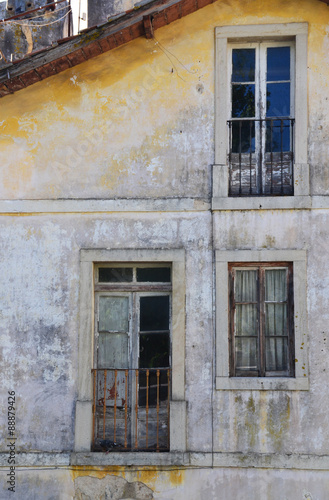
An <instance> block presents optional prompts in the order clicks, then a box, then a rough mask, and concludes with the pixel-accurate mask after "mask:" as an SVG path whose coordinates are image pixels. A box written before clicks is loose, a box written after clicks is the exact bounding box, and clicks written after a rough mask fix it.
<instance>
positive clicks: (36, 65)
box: [0, 0, 329, 97]
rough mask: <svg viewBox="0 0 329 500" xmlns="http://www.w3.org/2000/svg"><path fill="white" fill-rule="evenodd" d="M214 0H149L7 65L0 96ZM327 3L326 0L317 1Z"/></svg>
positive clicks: (150, 32) (0, 76)
mask: <svg viewBox="0 0 329 500" xmlns="http://www.w3.org/2000/svg"><path fill="white" fill-rule="evenodd" d="M215 1H216V0H153V1H151V2H148V3H145V4H143V2H141V4H139V5H140V6H138V5H137V6H135V8H134V9H133V10H131V11H127V12H124V13H123V14H121V15H118V16H116V17H115V18H113V19H112V20H110V21H109V22H107V23H105V24H103V25H101V26H94V27H91V28H88V29H86V30H83V31H82V32H81V33H79V34H78V35H75V36H71V37H68V38H64V39H62V40H58V41H57V42H56V43H53V44H52V46H51V47H48V48H46V49H42V50H40V51H38V52H34V53H31V54H29V55H27V56H25V57H24V58H23V59H20V60H18V61H15V62H13V63H9V64H7V65H6V66H5V67H4V68H2V69H1V71H0V97H4V96H6V95H8V94H13V93H14V92H16V91H18V90H21V89H23V88H26V87H29V86H30V85H33V84H34V83H37V82H39V81H41V80H45V79H46V78H48V77H49V76H52V75H56V74H58V73H61V72H62V71H64V70H66V69H68V68H71V67H73V66H76V65H78V64H80V63H82V62H84V61H87V60H88V59H92V58H93V57H96V56H98V55H100V54H103V53H104V52H107V51H109V50H112V49H114V48H116V47H119V46H120V45H123V44H125V43H127V42H130V41H131V40H134V39H135V38H138V37H140V36H146V38H152V36H153V31H154V30H156V29H158V28H161V27H163V26H165V25H167V24H170V23H172V22H173V21H176V20H177V19H180V18H182V17H184V16H186V15H188V14H191V13H193V12H195V11H197V10H199V9H201V8H202V7H205V6H206V5H209V4H211V3H214V2H215ZM320 1H321V2H324V3H326V4H327V5H329V0H320Z"/></svg>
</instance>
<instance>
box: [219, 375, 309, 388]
mask: <svg viewBox="0 0 329 500" xmlns="http://www.w3.org/2000/svg"><path fill="white" fill-rule="evenodd" d="M309 385H310V384H309V380H308V377H305V378H283V377H282V378H280V377H259V378H258V377H216V389H217V390H223V391H229V390H238V391H308V390H309Z"/></svg>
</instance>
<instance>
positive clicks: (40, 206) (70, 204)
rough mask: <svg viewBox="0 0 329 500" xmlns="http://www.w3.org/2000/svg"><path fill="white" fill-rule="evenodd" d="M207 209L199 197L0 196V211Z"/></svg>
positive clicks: (189, 210)
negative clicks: (59, 198) (40, 197)
mask: <svg viewBox="0 0 329 500" xmlns="http://www.w3.org/2000/svg"><path fill="white" fill-rule="evenodd" d="M207 210H210V203H208V202H206V201H204V200H201V199H198V198H152V199H151V198H150V199H148V198H141V199H137V198H135V199H123V198H120V199H110V200H103V199H102V200H101V199H99V200H98V199H66V200H64V199H63V200H0V215H1V214H4V215H7V214H21V213H22V214H24V213H28V214H33V213H82V212H83V213H88V212H90V213H94V212H187V211H188V212H193V211H207Z"/></svg>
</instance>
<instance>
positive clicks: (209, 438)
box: [0, 0, 329, 500]
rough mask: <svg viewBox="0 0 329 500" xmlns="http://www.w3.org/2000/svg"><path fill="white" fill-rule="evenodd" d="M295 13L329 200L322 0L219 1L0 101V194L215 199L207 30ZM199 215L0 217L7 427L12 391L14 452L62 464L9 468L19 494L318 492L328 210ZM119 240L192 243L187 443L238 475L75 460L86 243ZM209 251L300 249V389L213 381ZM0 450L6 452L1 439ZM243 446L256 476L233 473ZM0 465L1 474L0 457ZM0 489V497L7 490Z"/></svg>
mask: <svg viewBox="0 0 329 500" xmlns="http://www.w3.org/2000/svg"><path fill="white" fill-rule="evenodd" d="M294 21H295V22H302V21H307V22H309V54H308V56H309V62H308V65H309V70H308V75H309V87H308V91H309V161H310V172H311V190H312V195H313V197H314V198H315V195H327V194H328V192H329V175H328V173H327V165H328V160H329V150H328V144H327V143H328V141H327V139H328V133H329V113H328V112H327V111H328V101H327V98H326V95H327V90H328V87H327V86H328V83H327V82H328V81H329V70H328V65H327V63H328V53H329V52H328V45H329V41H328V40H329V38H328V28H327V27H328V26H329V8H328V7H327V6H326V5H325V4H323V3H320V2H318V1H317V0H301V1H298V2H297V0H296V1H292V2H290V3H289V4H288V5H287V2H283V1H281V0H276V1H275V2H272V3H271V4H267V5H266V13H264V2H262V1H260V0H252V1H250V2H240V1H238V0H225V1H224V0H219V1H217V2H216V3H215V4H213V5H210V6H208V7H206V8H204V9H202V10H200V11H199V12H197V13H195V14H192V15H190V16H187V17H186V18H183V19H181V20H179V21H177V22H175V23H173V24H171V25H169V26H167V27H165V28H163V29H161V30H158V31H157V32H156V37H157V40H159V41H160V44H159V43H157V40H146V39H142V38H141V39H138V40H136V41H134V42H131V43H129V44H127V45H126V46H124V47H121V48H119V49H116V50H114V51H111V52H109V53H107V54H105V55H102V56H99V57H97V58H95V59H93V60H90V61H88V62H86V63H84V64H82V65H80V66H78V67H75V68H72V69H71V70H67V71H65V72H64V73H62V74H60V75H57V76H54V77H51V78H49V79H47V80H46V81H44V82H41V83H37V84H35V85H33V86H32V87H29V88H27V89H25V90H24V91H22V92H18V93H17V94H15V95H14V96H7V97H5V98H3V99H2V101H1V117H0V130H1V135H0V200H6V199H8V200H21V199H29V200H32V202H33V200H45V199H53V200H57V199H66V198H75V199H78V200H79V199H88V198H98V199H113V198H114V199H116V198H134V199H137V200H138V199H140V198H149V199H156V198H173V197H177V198H179V199H183V198H195V199H200V200H202V201H205V202H208V201H209V200H210V197H211V165H212V164H213V162H214V144H213V136H214V70H213V68H214V27H215V26H218V25H225V24H253V23H254V24H258V23H275V22H294ZM166 49H167V53H166V54H167V55H166V54H165V53H164V52H166ZM168 50H170V52H168ZM172 54H174V55H172ZM305 104H306V103H305ZM31 206H32V207H33V204H32V205H31ZM35 206H37V205H35ZM38 206H39V205H38ZM205 207H206V208H207V206H206V205H205ZM206 208H204V209H203V210H201V209H200V210H199V209H198V210H199V211H194V212H183V211H181V212H179V211H172V212H170V211H167V212H166V211H163V212H159V211H158V212H157V211H154V212H153V213H152V212H150V213H145V212H140V213H134V212H126V213H123V212H110V211H109V212H107V213H103V214H102V213H99V212H95V213H85V212H83V210H82V209H81V213H76V214H74V213H70V212H68V213H53V214H50V213H47V210H45V211H44V212H43V213H39V214H37V213H36V212H35V213H34V212H33V210H32V211H31V213H29V214H24V215H23V214H17V215H16V216H13V215H11V214H8V213H7V214H5V213H3V214H1V215H0V234H1V246H0V273H1V276H2V282H3V287H2V289H1V300H0V305H1V306H0V318H1V326H2V328H1V332H0V353H1V360H2V364H3V366H4V369H3V370H1V371H0V387H1V388H2V394H1V405H0V415H1V417H0V429H1V435H5V432H6V405H5V403H6V398H7V392H6V391H8V390H15V391H16V394H17V433H18V440H17V450H18V451H20V452H32V453H34V454H35V456H36V457H37V458H38V457H39V463H42V462H43V461H47V457H49V454H50V453H56V452H57V453H58V454H59V455H61V458H62V460H63V463H62V462H61V464H60V467H62V469H61V470H50V469H48V470H44V471H43V470H41V469H42V467H41V466H37V465H34V463H33V466H34V469H33V470H25V469H24V470H21V469H19V468H18V469H17V471H18V472H17V474H18V479H17V482H18V488H19V490H17V491H19V492H20V493H19V494H20V495H21V498H24V499H26V500H29V499H30V498H31V499H34V498H42V499H49V500H50V499H58V498H60V499H63V500H66V499H71V498H72V499H73V498H76V499H79V500H80V498H84V500H85V499H86V498H89V497H90V498H95V499H98V498H100V499H101V498H102V500H103V498H104V495H103V494H105V493H104V492H105V491H107V492H108V495H110V494H111V495H112V497H113V498H112V500H114V499H115V498H117V497H118V500H119V499H120V498H130V497H127V496H122V497H120V496H119V495H128V494H129V495H132V496H131V498H136V500H139V497H138V494H139V493H138V488H140V489H141V490H143V491H144V493H145V495H146V497H145V498H147V495H149V497H150V498H155V499H162V500H181V499H182V500H183V499H184V500H185V499H186V498H188V499H191V500H200V499H201V500H203V499H207V500H208V499H217V498H221V499H224V500H232V499H235V498H239V500H250V499H251V498H253V499H255V500H258V499H259V500H265V499H266V500H276V499H277V498H280V499H282V500H326V499H327V497H328V491H329V483H328V471H327V470H323V471H322V470H319V469H317V468H318V467H319V466H318V463H319V462H317V459H318V458H319V460H321V456H327V455H329V417H328V410H327V407H328V398H329V389H328V384H327V383H326V380H327V370H328V368H327V364H328V363H327V360H328V356H329V352H328V345H329V337H328V335H329V332H328V324H329V312H328V311H329V307H328V302H329V299H328V297H329V280H328V277H327V267H328V266H327V260H328V258H327V256H328V247H329V233H328V227H329V212H328V210H325V209H319V210H296V211H292V210H285V211H279V210H274V211H271V210H267V211H264V210H257V211H245V212H243V211H236V212H230V211H226V212H225V211H223V212H216V213H214V214H211V212H210V210H207V209H206ZM122 247H124V248H145V249H154V248H184V249H185V251H186V291H187V293H186V346H185V347H186V374H185V376H186V401H187V451H188V452H195V453H203V454H204V456H205V457H206V458H207V455H206V454H207V453H209V454H211V452H212V451H214V452H217V453H227V454H230V453H231V454H235V456H240V457H241V463H239V465H238V466H236V468H227V467H226V465H224V466H223V467H215V468H212V467H211V465H212V463H211V460H212V458H211V459H210V463H209V462H206V458H205V466H204V467H205V468H204V469H202V468H199V467H201V466H198V467H197V466H195V467H191V468H188V467H186V468H183V467H182V468H181V469H177V468H175V467H172V468H171V469H170V470H166V469H161V468H156V467H153V468H152V469H151V470H150V469H148V468H147V467H143V468H141V470H135V469H133V468H129V467H126V468H115V467H112V468H109V467H107V468H106V467H105V468H97V467H90V468H78V467H73V466H70V465H69V453H70V452H71V451H72V450H73V445H74V425H75V417H74V415H75V402H76V398H77V385H78V380H77V367H78V319H79V318H78V311H79V277H80V276H79V251H80V249H81V248H93V249H96V248H114V249H115V248H122ZM215 248H217V249H221V250H235V249H305V250H307V306H308V324H309V332H310V333H309V360H310V372H309V379H310V390H309V391H277V392H274V391H216V390H214V363H215V354H214V353H215V343H214V327H213V323H214V319H215V312H216V311H214V310H213V277H214V275H213V272H214V267H213V250H214V249H215ZM217 286H220V283H218V284H217ZM296 357H297V358H298V353H297V354H296ZM0 452H2V453H3V455H1V457H0V458H1V459H4V460H5V453H6V448H5V442H1V443H0ZM41 452H42V453H41ZM257 453H258V454H266V453H268V454H273V455H274V456H276V455H283V454H286V455H287V456H290V455H291V454H295V455H298V454H308V456H309V458H307V459H306V462H305V463H307V467H306V468H307V469H308V470H297V469H296V470H294V469H291V470H284V466H282V469H278V468H271V469H269V468H266V467H265V466H264V468H263V469H258V468H257V467H256V466H255V465H254V463H253V462H252V460H253V458H252V455H253V454H257ZM244 454H245V455H247V457H248V460H249V462H248V463H249V469H244V468H243V467H245V465H246V464H243V463H242V461H243V460H245V455H244ZM45 457H46V458H45ZM57 459H58V457H57ZM29 460H30V458H29ZM48 460H51V458H48ZM58 460H59V459H58ZM36 461H37V459H36ZM65 461H66V462H65ZM64 462H65V463H64ZM323 463H327V462H323ZM1 464H2V465H3V466H4V468H3V469H2V470H1V471H0V474H5V467H6V462H4V461H2V462H1ZM25 465H32V464H31V463H29V464H25ZM47 465H48V466H49V462H47ZM192 465H193V464H192ZM312 467H313V468H314V470H313V471H312V470H311V469H312ZM321 467H323V468H325V465H321ZM87 469H88V470H87ZM316 469H317V470H316ZM113 477H115V478H116V479H115V480H114V479H113ZM111 478H112V479H111ZM100 481H103V482H100ZM137 483H138V485H139V486H136V484H137ZM111 484H112V485H113V484H114V485H115V487H114V486H113V487H112V486H110V485H111ZM132 484H133V486H131V485H132ZM100 485H101V486H100ZM143 485H144V486H145V488H147V489H145V488H144V486H143ZM0 487H1V488H3V491H1V490H0V497H1V498H4V499H6V498H11V496H8V495H7V490H6V488H5V486H4V484H2V485H1V486H0ZM115 488H116V490H115ZM148 489H149V490H150V491H149V490H148ZM114 491H116V493H115V494H116V495H117V496H116V497H115V496H114ZM22 492H23V493H22ZM26 492H28V493H26ZM144 493H142V495H144ZM6 495H7V496H6ZM22 495H23V496H22ZM83 495H86V496H85V497H83ZM102 495H103V497H102ZM151 495H152V496H151ZM109 498H111V496H109ZM141 498H143V497H141Z"/></svg>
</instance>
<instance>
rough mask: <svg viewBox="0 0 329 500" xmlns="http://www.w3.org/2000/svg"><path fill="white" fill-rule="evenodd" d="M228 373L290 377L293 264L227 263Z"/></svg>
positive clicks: (292, 353)
mask: <svg viewBox="0 0 329 500" xmlns="http://www.w3.org/2000/svg"><path fill="white" fill-rule="evenodd" d="M229 274H230V292H229V293H230V340H231V342H230V345H231V356H230V358H231V361H230V374H231V376H240V377H241V376H247V377H265V376H273V377H278V376H282V377H284V376H293V375H294V365H295V361H294V360H295V355H294V354H295V350H294V333H293V279H292V264H291V263H290V264H285V263H283V264H280V265H278V264H277V263H275V265H274V264H272V265H271V264H270V263H266V264H256V263H250V264H247V263H243V264H240V265H237V264H235V265H231V266H230V267H229Z"/></svg>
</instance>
